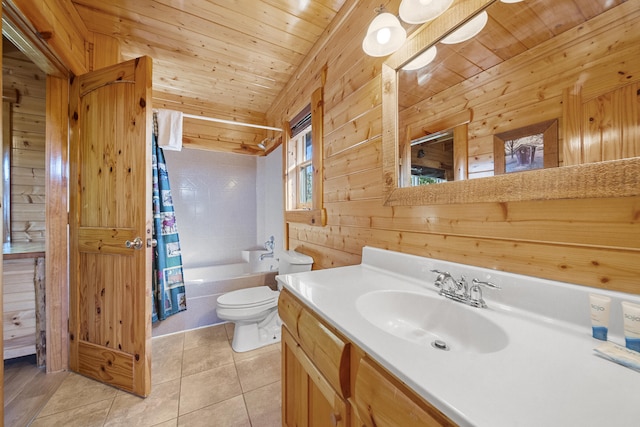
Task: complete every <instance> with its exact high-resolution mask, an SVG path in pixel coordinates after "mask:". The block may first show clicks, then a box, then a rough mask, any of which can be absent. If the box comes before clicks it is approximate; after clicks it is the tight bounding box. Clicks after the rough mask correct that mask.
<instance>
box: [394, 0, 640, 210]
mask: <svg viewBox="0 0 640 427" xmlns="http://www.w3.org/2000/svg"><path fill="white" fill-rule="evenodd" d="M485 10H486V12H487V23H486V26H485V27H484V28H483V29H482V30H481V31H480V32H479V33H478V34H477V35H475V36H474V37H472V38H470V39H468V40H466V41H462V42H460V43H455V44H445V43H442V40H443V39H444V38H448V37H449V36H450V35H452V34H453V33H455V32H456V30H457V29H459V28H460V27H461V26H462V25H464V24H465V23H467V22H469V21H470V20H471V19H472V18H473V17H474V16H476V15H477V14H478V13H480V12H482V11H485ZM637 10H638V0H629V1H622V0H611V1H607V2H601V1H596V0H525V1H522V2H518V3H506V2H503V1H494V0H465V1H461V2H454V3H453V5H452V7H451V8H450V9H449V10H447V11H446V12H445V13H444V14H443V15H442V16H441V17H439V18H437V19H436V20H434V21H432V22H430V23H428V24H425V25H423V26H422V27H420V28H419V29H418V30H417V31H416V32H415V33H413V34H411V35H410V36H409V38H408V39H407V42H406V43H405V45H404V46H403V48H402V49H400V50H399V51H398V52H396V53H395V54H393V55H392V56H390V57H389V58H388V59H387V61H386V62H385V64H383V68H382V79H383V82H382V87H383V92H382V97H383V99H382V104H383V109H382V110H383V169H384V171H383V173H384V176H383V179H384V185H385V195H386V197H385V204H387V205H416V204H431V203H470V202H479V201H497V200H500V201H508V200H538V199H558V198H573V197H610V196H612V195H616V196H623V195H634V194H638V192H639V189H638V188H637V186H636V185H635V184H634V183H635V182H637V180H638V176H637V173H636V172H637V170H638V169H639V168H640V158H639V157H637V156H640V142H639V141H640V139H638V138H635V137H633V136H632V134H635V133H634V132H635V131H633V132H631V133H630V132H629V130H630V129H638V128H639V127H640V119H639V117H640V115H637V114H635V113H633V114H629V115H624V116H620V115H619V114H617V113H616V112H617V111H638V108H640V100H639V98H638V96H637V92H638V90H640V73H637V72H636V71H637V70H638V69H640V68H639V67H640V57H639V56H638V55H637V50H636V52H635V53H633V52H632V49H631V46H637V45H638V43H640V34H639V33H638V32H637V31H635V28H637V26H638V25H640V15H638V14H637V13H636V12H637ZM463 38H465V37H463ZM433 47H435V49H431V48H433ZM427 50H429V51H430V53H431V56H432V57H433V59H432V60H431V62H427V61H425V65H421V66H415V62H414V60H415V59H416V58H418V57H419V56H420V54H421V53H422V52H425V51H427ZM434 53H435V55H433V54H434ZM612 64H617V66H612ZM407 65H409V67H407V68H406V69H403V68H404V67H405V66H407ZM461 110H468V111H470V112H471V114H470V116H472V117H471V120H470V121H469V122H468V124H467V125H466V127H467V128H466V129H465V134H464V138H463V135H461V134H460V135H458V133H457V132H454V140H455V139H458V138H460V139H464V141H465V144H464V145H462V144H459V145H455V148H454V152H453V156H454V159H457V160H458V161H459V164H461V165H464V170H459V172H460V177H461V179H467V181H465V182H461V181H459V180H458V179H457V178H456V179H455V180H454V182H446V183H443V184H440V185H437V186H434V185H426V186H425V185H422V186H418V187H413V188H404V186H405V185H406V184H405V183H404V182H403V181H406V180H405V178H404V175H403V171H404V169H403V168H404V167H405V166H404V165H405V164H406V156H407V154H406V151H407V148H406V146H407V145H410V144H411V143H412V141H415V140H416V139H418V137H419V136H424V135H425V134H427V133H429V134H432V133H434V132H439V131H442V130H444V129H452V128H453V126H455V125H453V126H451V125H449V126H446V127H435V126H433V125H432V123H442V122H444V121H446V120H447V119H448V118H450V117H451V116H453V115H455V114H459V113H460V111H461ZM543 122H553V123H557V129H556V132H557V163H555V164H552V163H549V164H547V162H546V161H545V162H544V163H545V166H544V167H545V168H547V167H549V166H551V167H550V168H549V169H532V170H527V172H526V173H505V172H507V171H504V172H500V171H498V169H499V167H498V165H497V164H496V160H497V158H498V157H499V156H500V154H499V151H497V149H496V148H495V147H496V145H495V143H494V139H495V138H500V135H503V134H505V133H508V132H510V131H513V130H517V129H523V128H527V126H531V125H533V124H536V123H543ZM426 128H428V130H429V131H428V132H425V133H423V135H415V134H416V130H417V129H426ZM459 148H460V149H461V150H462V151H464V157H465V159H464V160H463V161H462V160H461V159H460V157H461V156H462V154H460V153H458V149H459ZM548 148H549V149H548ZM551 148H552V147H551V146H547V144H546V142H545V146H544V151H545V152H550V151H551ZM553 149H555V147H553ZM500 151H501V152H502V161H504V154H505V146H504V142H502V145H501V146H500ZM609 161H612V162H617V163H616V164H615V165H614V164H611V163H605V162H609ZM556 166H560V167H559V168H558V167H556ZM454 169H455V167H454ZM499 174H500V176H497V175H499ZM524 176H526V179H524V178H523V177H524ZM589 180H596V181H597V184H594V185H593V186H591V185H586V184H585V182H587V181H589Z"/></svg>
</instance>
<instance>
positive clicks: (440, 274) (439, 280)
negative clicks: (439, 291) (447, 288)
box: [431, 270, 451, 288]
mask: <svg viewBox="0 0 640 427" xmlns="http://www.w3.org/2000/svg"><path fill="white" fill-rule="evenodd" d="M431 272H432V273H436V274H437V275H438V276H437V277H436V280H435V281H434V282H433V284H434V285H435V287H436V288H441V287H442V285H443V284H444V281H445V280H446V279H447V278H450V277H451V274H449V273H447V272H446V271H440V270H431Z"/></svg>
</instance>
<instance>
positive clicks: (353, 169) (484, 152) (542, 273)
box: [268, 0, 640, 293]
mask: <svg viewBox="0 0 640 427" xmlns="http://www.w3.org/2000/svg"><path fill="white" fill-rule="evenodd" d="M399 3H400V1H399V0H398V1H391V2H390V4H388V5H386V7H387V9H389V10H391V11H397V10H398V6H399ZM639 4H640V2H639V1H637V0H630V1H629V2H626V3H624V4H623V5H621V6H618V7H624V8H626V9H625V10H626V11H628V12H629V13H627V12H625V13H623V15H625V14H630V15H637V14H636V13H631V11H634V10H635V11H637V10H638V8H639ZM377 5H378V4H377V3H376V2H374V1H364V2H363V1H361V2H357V1H348V2H347V3H346V4H345V6H344V8H343V10H342V11H341V15H339V16H338V18H339V19H338V20H337V21H336V22H337V24H336V27H335V30H334V31H333V32H332V33H330V35H329V36H328V37H326V38H325V39H323V40H321V42H320V43H319V44H318V45H316V48H315V49H314V51H313V52H312V54H311V55H309V57H308V58H307V60H306V61H305V62H304V63H303V65H302V67H301V68H300V69H299V70H298V72H297V73H296V75H300V76H301V77H300V78H299V79H297V80H295V81H292V82H291V83H290V84H289V85H288V86H287V88H286V90H285V91H284V92H283V93H282V94H281V95H280V97H279V98H278V99H277V101H276V102H275V103H274V106H273V108H272V109H271V112H270V115H269V117H268V118H269V121H270V122H271V123H273V124H277V123H280V122H281V121H282V120H285V119H288V118H290V115H291V113H292V112H295V111H297V109H299V108H300V107H301V104H302V103H303V102H308V101H305V100H308V99H310V95H311V91H312V90H313V89H314V88H315V87H317V85H318V84H319V76H320V75H321V71H322V69H323V68H325V67H326V69H327V78H326V84H325V86H324V94H325V97H324V98H325V105H324V114H325V120H324V146H325V148H324V206H325V208H326V210H327V226H326V227H314V226H307V225H304V224H298V223H290V224H289V241H288V243H289V247H290V248H292V249H298V250H300V251H301V252H304V253H307V254H309V255H311V256H313V257H314V260H315V265H314V268H330V267H337V266H343V265H350V264H356V263H359V262H360V260H361V251H362V247H363V246H365V245H369V246H374V247H379V248H386V249H391V250H396V251H401V252H406V253H412V254H416V255H422V256H428V257H433V258H438V259H445V260H449V261H455V262H462V263H467V264H472V265H478V266H483V267H488V268H494V269H499V270H506V271H511V272H515V273H521V274H527V275H532V276H537V277H543V278H550V279H555V280H561V281H566V282H571V283H578V284H583V285H587V286H592V287H597V288H606V289H613V290H620V291H625V292H632V293H640V283H638V277H640V262H639V261H640V250H639V249H640V198H638V197H628V198H609V199H574V200H554V201H525V202H516V203H478V204H458V205H438V206H417V207H393V208H391V207H384V206H383V204H382V158H381V132H382V128H381V116H382V114H381V75H380V68H381V67H380V66H381V64H382V61H383V60H384V58H382V59H377V58H370V57H367V56H366V55H364V53H363V52H362V48H361V42H362V38H363V37H364V34H365V32H366V28H367V26H368V24H369V22H370V21H371V20H372V19H373V17H374V12H373V10H374V9H375V7H376V6H377ZM341 19H342V21H341ZM633 19H635V21H633V22H632V23H630V24H625V25H622V24H621V23H614V24H611V25H610V28H615V29H616V33H615V36H614V37H613V39H615V40H613V39H612V40H611V41H610V42H608V41H607V34H608V33H607V32H603V31H596V30H594V29H592V27H591V25H585V26H583V27H582V29H581V31H579V32H577V33H579V34H576V36H579V37H582V38H583V41H582V42H581V43H582V45H581V46H583V47H584V48H586V47H589V49H596V48H597V49H601V48H602V49H603V50H602V51H603V52H607V51H608V49H611V50H610V51H609V52H610V53H609V54H607V56H606V57H605V58H602V59H600V58H598V56H597V54H594V55H593V56H591V55H589V54H588V53H589V51H586V52H585V51H580V50H577V49H576V50H566V49H565V50H562V51H555V50H554V49H549V51H548V52H547V53H545V54H544V55H543V57H541V58H538V60H537V61H532V62H531V63H530V64H526V66H525V67H522V68H520V69H519V70H515V69H511V70H510V72H509V73H510V78H518V79H520V80H521V81H524V80H525V79H526V80H527V84H526V87H524V88H523V89H522V91H521V92H519V93H516V94H515V95H513V96H512V98H510V101H509V102H506V103H505V102H501V101H504V99H502V98H500V91H501V90H503V89H505V84H504V82H501V81H500V80H499V79H498V80H494V81H493V82H492V83H491V84H492V87H493V88H494V89H493V90H492V91H490V92H488V93H487V92H486V89H487V87H484V88H483V87H481V86H478V85H477V84H476V80H478V79H471V80H469V81H466V82H464V83H463V84H462V85H461V86H459V87H457V88H453V89H451V90H450V92H449V93H447V94H443V95H442V98H441V99H439V101H442V102H445V101H446V102H447V105H448V108H447V109H444V111H445V113H446V112H448V111H452V110H455V109H456V108H458V109H460V108H462V105H463V104H464V103H466V102H471V101H470V100H469V98H468V96H472V97H473V99H472V102H475V103H476V104H477V105H476V110H477V111H475V112H474V113H475V114H474V117H475V118H474V122H473V123H472V124H470V139H472V141H471V143H470V145H469V158H470V161H471V167H470V172H472V173H475V174H476V175H477V176H481V175H482V174H483V173H486V172H489V173H490V171H491V170H492V169H493V163H492V162H493V159H492V151H491V150H492V147H493V143H492V140H493V138H492V135H493V133H495V132H496V129H500V131H504V130H507V128H508V129H513V128H518V127H521V126H524V125H528V124H533V123H537V122H540V121H544V120H547V119H550V118H559V119H560V120H559V124H560V129H561V130H560V132H561V134H563V131H564V127H563V126H566V123H565V122H566V120H564V121H563V112H562V109H563V101H564V100H565V99H567V98H568V96H567V94H568V93H569V94H570V93H572V92H571V91H569V92H567V89H570V88H575V87H577V86H580V85H581V84H583V83H584V80H585V79H587V80H588V81H589V84H585V85H584V86H583V90H582V95H583V97H584V99H583V100H584V101H588V100H589V99H593V98H594V97H595V96H599V95H604V96H605V97H607V96H608V95H605V94H607V93H609V92H611V91H613V90H616V89H617V88H619V87H622V86H624V85H627V84H630V83H633V82H637V81H638V80H640V72H636V70H639V67H640V55H638V53H640V51H639V50H638V46H640V44H639V43H638V40H637V37H638V35H637V32H636V34H632V33H633V30H631V28H632V27H633V26H635V27H637V25H638V24H640V20H638V18H637V17H636V18H633ZM585 34H586V35H585ZM598 52H599V51H598ZM585 54H586V57H585V56H584V55H585ZM572 55H576V59H574V60H573V62H571V63H569V64H570V65H569V66H568V69H567V70H560V69H556V68H555V67H556V66H557V64H558V63H559V62H562V61H563V58H564V57H565V56H569V57H572ZM591 58H593V59H591ZM516 60H520V61H522V58H520V59H518V58H516ZM551 64H553V66H551ZM532 71H535V73H532ZM532 74H534V75H532ZM480 81H482V79H480ZM514 87H517V86H516V85H514ZM586 87H591V88H594V89H595V88H598V90H596V91H591V92H590V93H591V95H590V96H584V93H585V89H584V88H586ZM598 91H599V93H595V92H598ZM430 102H431V101H430ZM629 102H632V103H633V102H636V103H637V98H633V99H630V100H629ZM603 104H606V103H605V102H599V103H597V105H603ZM437 105H438V109H437V110H438V111H441V110H440V107H441V105H440V104H437ZM585 108H586V107H585ZM589 108H590V107H589ZM616 108H617V107H616ZM430 111H431V112H432V114H433V111H436V109H434V108H431V110H430ZM611 111H613V110H611ZM615 111H618V110H617V109H616V110H615ZM636 111H637V110H636ZM581 114H582V113H579V114H574V116H575V117H582V116H581ZM563 135H564V134H563ZM636 154H637V153H636ZM430 279H431V278H429V277H425V281H429V280H430Z"/></svg>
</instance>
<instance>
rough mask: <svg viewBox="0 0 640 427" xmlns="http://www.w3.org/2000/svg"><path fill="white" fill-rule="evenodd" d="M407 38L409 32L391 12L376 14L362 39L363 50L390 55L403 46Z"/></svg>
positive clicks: (372, 53) (369, 52)
mask: <svg viewBox="0 0 640 427" xmlns="http://www.w3.org/2000/svg"><path fill="white" fill-rule="evenodd" d="M406 39H407V32H406V30H405V29H404V28H402V26H401V25H400V21H398V18H396V17H395V16H394V15H392V14H391V13H389V12H383V13H380V14H379V15H378V16H376V17H375V18H374V19H373V21H371V24H369V28H368V29H367V35H366V36H365V38H364V40H363V41H362V50H364V52H365V53H366V54H367V55H369V56H386V55H390V54H392V53H393V52H395V51H396V50H398V49H399V48H400V46H402V43H404V41H405V40H406Z"/></svg>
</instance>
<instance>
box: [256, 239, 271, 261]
mask: <svg viewBox="0 0 640 427" xmlns="http://www.w3.org/2000/svg"><path fill="white" fill-rule="evenodd" d="M274 247H275V239H274V238H273V236H271V237H269V240H267V241H266V242H264V248H265V249H266V250H268V251H269V252H268V253H266V254H260V261H262V260H264V259H265V258H273V248H274Z"/></svg>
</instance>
